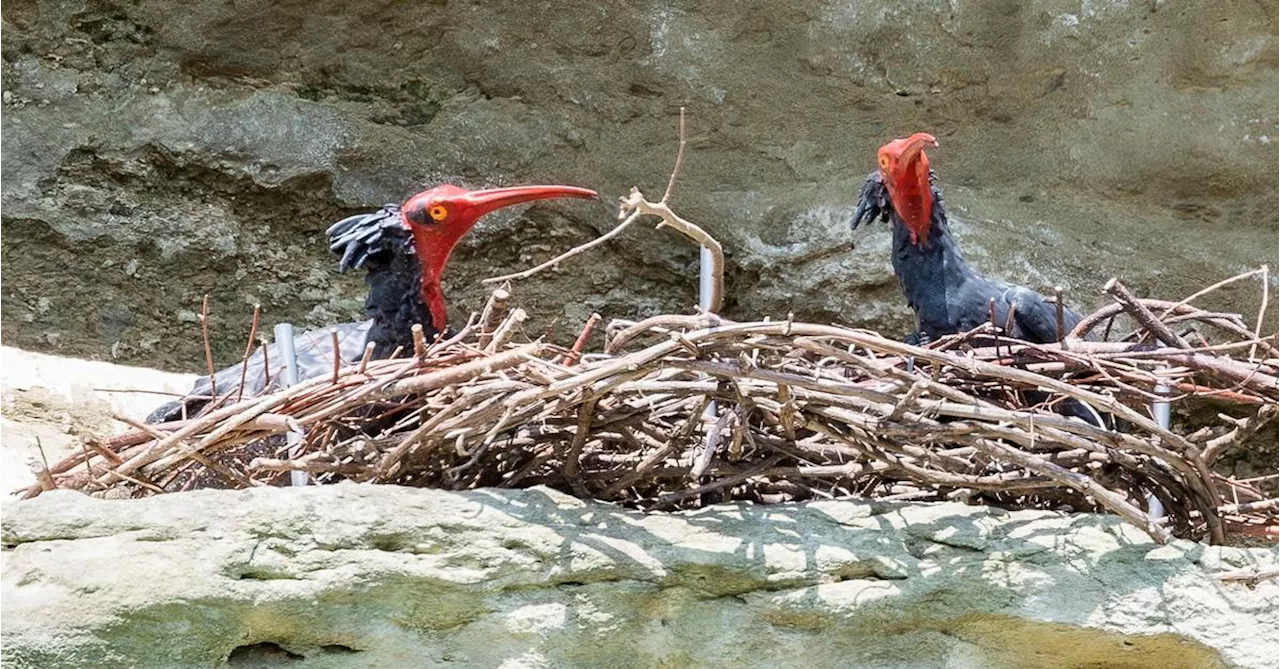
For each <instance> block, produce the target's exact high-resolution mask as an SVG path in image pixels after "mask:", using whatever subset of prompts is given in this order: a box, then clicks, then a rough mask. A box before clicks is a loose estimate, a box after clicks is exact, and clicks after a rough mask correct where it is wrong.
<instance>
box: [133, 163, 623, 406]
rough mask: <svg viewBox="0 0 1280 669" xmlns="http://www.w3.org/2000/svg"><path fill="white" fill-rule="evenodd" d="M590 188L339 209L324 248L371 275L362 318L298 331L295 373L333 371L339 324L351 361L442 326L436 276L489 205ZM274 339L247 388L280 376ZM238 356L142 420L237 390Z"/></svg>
mask: <svg viewBox="0 0 1280 669" xmlns="http://www.w3.org/2000/svg"><path fill="white" fill-rule="evenodd" d="M597 197H598V195H597V194H596V192H595V191H593V190H588V189H586V188H577V187H574V186H516V187H512V188H492V189H488V190H475V191H470V190H466V189H463V188H459V187H457V186H451V185H442V186H436V187H435V188H432V189H430V190H425V191H422V192H421V193H418V194H417V195H414V196H412V197H410V198H409V199H408V200H405V202H404V204H400V205H395V204H388V205H386V206H384V207H382V209H380V210H378V211H376V212H374V213H371V214H360V215H357V216H352V217H350V218H346V219H343V220H341V221H339V222H337V223H335V224H334V225H332V226H330V228H329V229H328V230H327V231H326V233H327V234H328V236H329V242H330V246H329V248H330V250H332V251H333V252H334V253H336V254H337V255H339V256H340V257H341V260H340V261H339V269H340V270H341V271H344V272H345V271H346V270H347V269H364V270H366V272H367V276H366V277H365V281H366V283H367V284H368V285H369V295H368V297H367V298H366V299H365V315H366V316H367V320H364V321H359V322H355V323H342V324H340V325H335V326H332V327H326V328H320V329H316V330H310V331H307V332H304V333H302V334H300V335H298V336H297V337H295V338H294V350H295V351H296V353H297V362H298V380H302V379H307V378H311V377H313V376H319V375H320V374H325V373H329V372H332V370H333V356H334V351H333V336H332V334H331V333H330V331H331V330H337V332H338V354H339V355H340V356H341V358H342V361H343V362H344V363H346V364H351V363H354V362H357V361H359V360H360V358H361V357H362V356H363V355H364V350H365V345H366V343H368V342H372V343H373V344H374V350H373V356H374V358H386V357H389V356H390V355H391V354H392V352H394V351H395V350H396V349H397V348H404V349H406V350H412V348H413V335H412V329H411V328H412V327H413V325H415V324H421V325H422V326H423V333H424V334H425V335H426V339H427V341H431V340H432V339H433V338H435V336H436V335H437V334H439V333H443V332H444V331H445V328H446V327H447V324H448V314H447V310H446V307H445V300H444V290H443V288H442V286H441V279H442V277H443V274H444V269H445V266H446V265H448V263H449V256H450V254H451V253H452V252H453V248H454V247H455V246H456V245H457V243H458V241H459V240H460V239H462V238H463V237H464V236H466V234H467V233H468V232H470V231H471V228H472V227H474V226H475V224H476V221H478V220H480V217H482V216H484V215H485V214H487V213H489V212H492V211H494V210H496V209H501V208H503V207H509V206H511V205H516V204H521V203H525V202H531V201H533V200H544V199H550V198H580V199H596V198H597ZM281 357H282V356H281V355H280V353H279V350H278V348H277V346H276V345H275V344H271V345H270V347H269V348H268V351H267V359H268V361H269V363H270V365H271V368H272V369H271V372H272V373H271V375H270V377H269V378H270V379H271V381H272V384H271V386H270V387H269V386H268V384H267V380H268V376H267V375H266V374H265V373H264V366H263V355H262V351H261V349H259V350H258V351H256V352H254V354H253V355H252V356H251V358H250V362H249V370H248V373H247V374H246V378H245V387H244V395H245V396H252V395H259V394H262V393H263V392H265V391H268V390H273V389H275V387H276V386H277V380H278V379H280V378H282V377H281V371H282V369H283V362H284V361H283V360H281ZM240 374H241V365H239V364H236V365H232V366H230V367H227V368H226V369H224V370H222V371H220V372H217V373H216V374H214V377H213V379H214V383H213V387H211V386H210V383H209V377H207V376H205V377H201V378H200V379H198V380H197V381H196V384H195V387H194V388H192V389H191V392H190V393H188V396H187V397H184V398H182V399H179V400H175V401H173V402H169V403H168V404H165V405H163V406H161V407H160V408H158V409H156V410H155V411H154V412H152V413H151V415H150V416H149V417H148V418H147V422H148V423H163V422H166V421H172V420H179V419H182V418H183V417H184V416H185V417H189V416H194V415H197V414H199V413H200V412H201V411H202V410H203V409H204V408H205V406H206V405H207V404H208V403H209V400H210V396H211V394H212V390H214V389H216V390H217V392H218V393H219V395H221V396H226V395H227V394H228V393H231V394H239V389H240Z"/></svg>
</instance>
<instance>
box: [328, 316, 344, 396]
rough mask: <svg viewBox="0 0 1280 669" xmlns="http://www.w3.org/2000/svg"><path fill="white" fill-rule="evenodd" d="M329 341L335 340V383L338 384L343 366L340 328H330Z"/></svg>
mask: <svg viewBox="0 0 1280 669" xmlns="http://www.w3.org/2000/svg"><path fill="white" fill-rule="evenodd" d="M329 341H331V342H333V384H334V385H338V370H340V369H341V368H342V355H341V352H340V351H339V349H338V328H329Z"/></svg>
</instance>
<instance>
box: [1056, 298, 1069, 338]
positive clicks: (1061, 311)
mask: <svg viewBox="0 0 1280 669" xmlns="http://www.w3.org/2000/svg"><path fill="white" fill-rule="evenodd" d="M1053 310H1054V316H1055V317H1056V318H1057V323H1058V341H1059V342H1061V341H1062V340H1063V338H1065V337H1066V336H1067V328H1066V325H1065V323H1066V314H1065V311H1066V306H1064V305H1063V304H1062V287H1061V286H1054V287H1053Z"/></svg>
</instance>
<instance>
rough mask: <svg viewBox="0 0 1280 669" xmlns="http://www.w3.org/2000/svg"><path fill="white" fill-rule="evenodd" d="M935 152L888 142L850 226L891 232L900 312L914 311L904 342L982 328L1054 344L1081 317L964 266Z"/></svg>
mask: <svg viewBox="0 0 1280 669" xmlns="http://www.w3.org/2000/svg"><path fill="white" fill-rule="evenodd" d="M930 146H933V147H936V146H938V140H937V139H936V138H934V136H933V135H930V134H928V133H923V132H918V133H915V134H913V135H911V136H910V137H905V138H900V139H894V140H893V141H891V142H889V143H887V144H885V145H884V146H881V147H880V150H879V151H878V159H879V167H878V169H877V170H876V171H874V172H872V173H871V174H870V175H868V176H867V179H866V181H865V182H864V183H863V186H862V191H861V193H860V194H859V197H858V204H857V207H856V208H855V210H854V213H853V219H852V221H851V222H850V227H851V229H853V230H856V229H857V228H858V226H859V225H861V224H862V223H864V222H870V221H874V220H876V219H877V218H879V219H880V220H888V221H890V224H891V226H892V228H893V255H892V261H893V272H894V274H895V275H896V276H897V277H898V281H899V283H900V285H901V288H902V292H903V295H904V296H905V297H906V298H907V305H908V306H909V307H911V310H912V311H913V312H915V316H916V332H915V333H912V335H909V336H908V338H907V339H908V341H909V342H911V343H921V344H923V343H927V342H928V341H931V340H933V339H936V338H938V337H941V336H944V335H949V334H955V333H958V332H966V331H969V330H972V329H973V328H975V327H978V326H979V325H981V324H983V323H985V322H989V321H990V320H991V318H992V307H993V306H994V317H995V322H996V325H998V326H1001V327H1004V328H1005V329H1006V333H1005V334H1007V335H1008V336H1011V337H1014V338H1016V339H1021V340H1023V341H1028V342H1032V343H1039V344H1047V343H1052V342H1056V341H1059V340H1060V339H1061V338H1062V335H1065V334H1066V333H1067V332H1070V331H1071V329H1072V328H1074V327H1075V326H1076V324H1077V323H1079V322H1080V316H1079V315H1078V314H1077V313H1076V312H1074V311H1072V310H1070V309H1066V308H1064V309H1063V310H1062V323H1061V325H1059V323H1058V308H1057V306H1056V305H1055V304H1053V303H1052V302H1050V301H1049V300H1048V299H1047V298H1046V297H1045V296H1044V295H1041V294H1040V293H1037V292H1036V291H1034V290H1031V289H1030V288H1026V287H1024V286H1019V285H1015V284H1011V283H1006V282H1004V281H998V280H995V279H990V278H987V277H985V276H983V275H982V274H980V273H979V272H978V271H977V270H975V269H973V268H972V267H971V266H970V265H969V264H968V263H967V262H965V260H964V257H963V255H961V253H960V247H959V245H958V244H956V239H955V237H953V236H952V235H951V230H950V225H949V223H950V221H949V218H948V216H947V208H946V205H945V204H944V202H943V199H942V193H941V191H939V190H938V188H937V186H936V185H935V181H936V175H935V174H934V172H933V170H932V169H930V167H929V157H928V155H926V154H925V148H926V147H930Z"/></svg>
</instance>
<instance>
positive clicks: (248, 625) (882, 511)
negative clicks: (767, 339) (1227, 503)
mask: <svg viewBox="0 0 1280 669" xmlns="http://www.w3.org/2000/svg"><path fill="white" fill-rule="evenodd" d="M3 512H4V513H3V516H4V522H3V532H2V534H0V540H2V542H3V551H0V564H2V565H3V567H2V569H3V596H4V607H5V616H4V620H3V641H4V649H5V660H6V663H5V664H6V666H9V665H10V664H11V665H12V666H14V667H52V666H59V667H103V666H146V667H157V668H159V667H196V666H201V667H237V668H240V667H274V666H306V667H421V666H426V665H441V664H446V663H447V664H449V665H450V666H458V667H506V668H508V669H517V668H529V669H534V668H537V667H610V666H618V667H622V666H625V667H693V666H696V667H745V666H760V667H833V666H859V667H875V668H879V669H890V668H898V667H903V668H906V667H922V666H928V667H943V666H945V667H952V668H954V669H966V668H969V667H974V668H977V667H983V668H988V669H989V668H1003V667H1007V668H1010V669H1013V668H1017V669H1057V668H1061V669H1066V668H1068V667H1127V668H1130V669H1137V668H1140V667H1150V668H1152V669H1157V668H1158V669H1170V668H1181V667H1186V668H1207V667H1222V666H1228V667H1271V666H1275V647H1276V644H1277V642H1278V641H1280V639H1278V638H1277V618H1276V605H1277V589H1276V583H1275V581H1274V580H1269V581H1263V582H1262V583H1259V584H1256V585H1254V586H1250V585H1248V584H1245V583H1240V582H1229V581H1221V580H1219V579H1218V578H1217V576H1218V575H1220V574H1222V573H1225V572H1232V571H1239V570H1241V569H1254V568H1263V569H1266V568H1274V566H1275V564H1276V557H1277V556H1276V550H1275V548H1274V546H1273V547H1270V548H1253V549H1244V548H1227V547H1207V546H1202V545H1196V544H1190V543H1186V542H1181V541H1178V542H1174V543H1172V544H1170V545H1167V546H1155V545H1153V544H1151V543H1150V540H1149V539H1147V538H1146V537H1145V536H1144V535H1143V534H1142V532H1140V531H1138V530H1136V529H1134V528H1132V527H1129V526H1127V525H1125V524H1124V523H1123V522H1121V521H1120V520H1119V519H1116V518H1113V517H1105V516H1088V515H1080V516H1063V515H1060V514H1056V513H1051V512H1040V511H1023V512H1015V513H1009V512H1003V511H1000V510H998V509H993V508H986V507H966V506H962V505H956V504H932V505H913V504H864V503H855V502H818V503H812V504H807V505H802V506H792V505H781V506H775V507H757V506H751V505H724V506H715V507H709V508H707V509H703V510H701V511H698V512H696V513H687V514H676V515H661V514H659V515H650V516H646V515H643V514H639V513H635V512H628V511H622V510H619V509H618V508H616V507H613V506H609V505H602V504H593V503H584V502H581V501H579V500H576V499H573V498H570V497H566V496H564V495H560V494H558V493H554V492H551V491H548V490H545V489H539V488H534V489H530V490H522V491H476V492H470V493H447V492H440V491H433V490H414V489H407V488H398V487H395V486H358V485H355V484H344V485H338V486H326V487H312V488H307V489H302V490H298V489H292V490H291V489H281V488H260V489H256V490H252V491H244V492H237V493H228V492H224V491H204V492H196V493H186V494H174V495H165V496H162V497H152V498H148V499H145V500H133V501H104V500H95V499H92V498H89V497H85V496H82V495H79V494H77V493H72V492H65V491H55V492H52V493H47V494H45V495H42V496H41V497H39V498H37V499H35V500H33V501H30V502H18V503H14V502H5V506H4V509H3ZM304 660H305V661H304Z"/></svg>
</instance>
